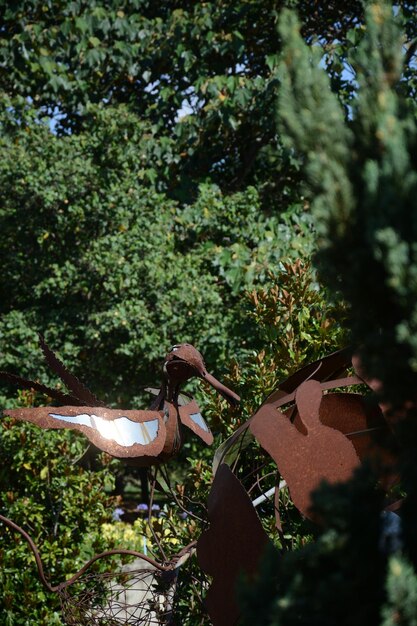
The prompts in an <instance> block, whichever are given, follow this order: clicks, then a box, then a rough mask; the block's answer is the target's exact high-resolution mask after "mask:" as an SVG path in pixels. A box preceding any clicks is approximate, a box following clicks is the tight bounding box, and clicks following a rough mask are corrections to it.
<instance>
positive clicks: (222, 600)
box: [197, 464, 279, 626]
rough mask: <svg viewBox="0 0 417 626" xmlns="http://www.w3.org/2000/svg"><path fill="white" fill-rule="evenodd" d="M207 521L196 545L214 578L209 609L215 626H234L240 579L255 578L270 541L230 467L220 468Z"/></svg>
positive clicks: (202, 566)
mask: <svg viewBox="0 0 417 626" xmlns="http://www.w3.org/2000/svg"><path fill="white" fill-rule="evenodd" d="M208 518H209V522H210V527H209V529H208V530H206V531H205V532H204V533H203V534H202V535H201V537H200V538H199V539H198V541H197V558H198V562H199V565H200V567H201V569H202V570H203V571H204V572H205V573H206V574H209V575H210V576H212V577H213V581H212V584H211V587H210V589H209V590H208V592H207V596H206V607H207V610H208V613H209V615H210V618H211V621H212V623H213V625H214V626H233V624H236V623H237V621H238V619H239V608H238V605H237V601H236V595H235V593H236V586H237V581H238V578H239V575H240V574H245V575H246V576H248V577H251V576H253V575H254V574H255V572H256V571H257V569H258V566H259V562H260V558H261V557H262V554H263V552H264V550H265V548H266V546H267V545H268V544H270V540H269V538H268V536H267V534H266V533H265V531H264V529H263V528H262V524H261V522H260V519H259V517H258V515H257V513H256V511H255V508H254V507H253V505H252V502H251V500H250V498H249V496H248V494H247V492H246V490H245V489H244V487H243V486H242V484H241V482H240V481H239V480H238V479H237V478H236V476H235V475H234V474H233V472H232V471H231V469H230V468H229V466H228V465H225V464H223V465H221V466H220V467H219V469H218V471H217V473H216V476H215V478H214V481H213V485H212V488H211V491H210V495H209V498H208ZM277 558H279V555H278V553H277Z"/></svg>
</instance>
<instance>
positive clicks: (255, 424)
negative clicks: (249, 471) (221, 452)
mask: <svg viewBox="0 0 417 626" xmlns="http://www.w3.org/2000/svg"><path fill="white" fill-rule="evenodd" d="M295 402H296V406H297V411H298V415H299V420H300V422H301V423H302V425H303V427H304V429H305V431H306V433H307V434H303V433H301V432H300V430H298V429H297V427H296V426H295V425H294V424H292V423H291V421H290V420H289V419H288V417H286V416H285V415H284V414H283V413H282V412H281V411H278V410H277V409H275V408H274V407H271V406H268V405H265V406H263V407H262V408H261V409H260V410H259V411H258V412H257V413H256V414H255V416H254V417H253V419H252V420H251V423H250V426H249V428H250V430H251V432H252V434H253V435H254V437H255V438H256V439H257V441H258V442H259V443H260V445H261V446H262V447H263V448H264V450H266V452H268V454H270V456H271V457H272V458H273V460H274V461H275V463H276V464H277V467H278V470H279V472H280V474H281V476H282V477H283V478H284V480H285V481H286V483H287V485H288V488H289V491H290V494H291V499H292V501H293V503H294V505H295V506H296V507H297V508H298V509H299V511H301V513H303V514H304V515H305V516H307V517H311V511H310V507H311V497H310V496H311V492H312V491H314V490H315V489H316V488H317V487H318V486H319V485H320V483H321V482H322V481H323V480H325V481H327V482H329V483H336V482H343V481H346V480H348V479H349V478H350V477H351V476H352V473H353V471H354V469H355V468H356V467H357V466H358V465H359V463H360V461H359V457H358V455H357V453H356V451H355V448H354V446H353V444H352V442H351V441H349V439H348V438H347V437H346V436H345V435H343V434H342V433H341V432H340V431H338V430H336V429H334V428H331V427H329V426H325V425H324V424H323V423H322V422H321V421H320V417H319V411H320V405H321V402H322V389H321V385H320V383H319V382H318V381H314V380H310V381H306V382H304V383H302V384H301V385H300V387H299V388H298V389H297V391H296V396H295Z"/></svg>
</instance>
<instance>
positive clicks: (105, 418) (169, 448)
mask: <svg viewBox="0 0 417 626" xmlns="http://www.w3.org/2000/svg"><path fill="white" fill-rule="evenodd" d="M40 345H41V348H42V351H43V353H44V355H45V358H46V361H47V363H48V365H49V366H50V368H51V369H52V370H53V371H54V372H55V373H56V374H57V375H58V376H59V377H60V378H61V380H62V381H63V382H64V384H65V385H66V386H67V387H68V389H69V390H70V391H71V393H72V395H67V394H63V393H62V392H60V391H58V390H53V389H50V388H49V387H45V386H43V385H40V384H38V383H32V381H28V380H25V379H22V378H20V377H17V376H14V375H10V374H7V373H5V374H3V376H1V374H0V378H3V380H6V381H7V382H12V383H15V384H17V385H21V386H23V387H25V388H33V389H35V390H38V391H41V392H43V393H47V394H48V395H49V396H50V397H52V398H53V399H54V400H57V401H58V402H60V403H61V402H62V403H63V404H64V406H60V407H52V406H48V407H42V408H25V409H13V410H4V414H5V415H9V416H11V417H14V418H16V419H19V420H26V421H30V422H33V423H35V424H37V425H38V426H40V427H41V428H55V429H56V428H71V429H73V430H77V431H79V432H82V433H83V434H84V435H85V436H86V437H87V438H88V439H89V440H90V442H92V443H93V444H94V445H95V446H96V447H97V448H99V449H100V450H104V451H105V452H108V453H109V454H111V455H112V456H115V457H117V458H123V459H129V460H130V461H132V462H134V464H136V465H139V466H147V465H151V464H154V463H160V462H163V461H166V460H168V459H169V458H170V457H172V456H175V455H176V454H177V453H178V451H179V449H180V447H181V443H182V433H181V428H180V424H183V425H184V426H186V427H187V428H189V429H190V430H191V431H192V432H193V433H194V434H195V435H197V436H199V437H200V439H202V440H203V441H204V442H205V443H206V444H209V445H210V444H211V443H212V442H213V435H212V433H211V431H210V429H209V427H208V426H207V424H206V422H205V420H204V419H203V417H202V416H201V413H200V409H199V407H198V405H197V404H196V402H195V401H194V400H193V399H192V398H190V399H189V401H188V402H186V403H183V402H182V401H180V398H179V393H180V386H181V385H182V384H184V383H185V382H186V381H187V380H189V379H190V378H192V377H194V376H198V377H200V378H201V379H203V380H205V381H207V382H208V383H209V384H210V385H212V386H213V387H214V389H216V391H218V393H220V394H221V395H222V396H223V397H225V398H226V400H228V402H229V403H231V404H236V403H237V402H238V401H239V396H237V395H236V394H235V393H234V392H233V391H232V390H230V389H228V388H227V387H225V386H224V385H223V384H222V383H220V382H219V381H218V380H217V379H216V378H214V376H212V375H211V374H209V373H208V372H207V369H206V366H205V364H204V360H203V357H202V355H201V354H200V352H199V351H198V350H196V348H194V346H192V345H191V344H179V345H176V346H174V347H173V348H172V349H171V351H170V352H169V353H168V354H167V356H166V357H165V361H164V367H163V380H162V385H161V388H160V390H159V392H158V395H157V397H156V398H155V400H154V401H153V402H152V404H151V407H150V409H149V410H142V411H137V410H125V409H110V408H108V407H106V406H105V405H104V403H103V402H102V401H101V400H99V399H98V398H96V396H95V395H94V394H93V393H92V392H91V391H90V390H89V389H87V387H86V386H85V385H84V384H83V383H82V382H80V381H79V380H78V378H77V377H76V376H74V375H73V374H71V372H69V370H68V369H67V368H66V367H65V365H64V364H63V363H62V362H61V361H60V359H59V358H58V357H57V356H56V354H55V353H54V352H53V351H52V350H51V348H49V346H48V345H47V344H46V342H45V340H44V339H43V337H41V336H40Z"/></svg>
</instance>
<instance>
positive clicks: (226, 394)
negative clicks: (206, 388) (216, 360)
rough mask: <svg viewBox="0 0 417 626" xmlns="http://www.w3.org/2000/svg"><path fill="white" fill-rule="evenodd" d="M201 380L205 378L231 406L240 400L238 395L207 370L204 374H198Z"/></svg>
mask: <svg viewBox="0 0 417 626" xmlns="http://www.w3.org/2000/svg"><path fill="white" fill-rule="evenodd" d="M200 376H201V378H202V379H203V380H206V381H207V382H208V383H209V384H210V385H211V386H212V387H213V388H214V389H215V390H216V391H217V392H218V393H219V394H220V395H221V396H223V398H224V399H225V400H227V401H228V403H229V404H231V405H232V406H237V405H238V404H239V402H240V396H238V395H237V393H235V392H234V391H232V390H231V389H229V388H228V387H226V385H223V383H221V382H220V381H219V380H217V378H214V376H212V375H211V374H209V373H208V372H205V373H204V374H202V375H201V374H200Z"/></svg>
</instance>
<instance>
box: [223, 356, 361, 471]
mask: <svg viewBox="0 0 417 626" xmlns="http://www.w3.org/2000/svg"><path fill="white" fill-rule="evenodd" d="M351 355H352V351H351V349H350V348H344V349H343V350H338V351H337V352H333V353H332V354H329V355H328V356H326V357H323V358H322V359H319V360H318V361H314V362H313V363H309V364H308V365H305V366H304V367H302V368H301V369H300V370H297V371H296V372H295V373H294V374H292V375H291V376H289V377H288V378H286V379H285V380H283V381H282V382H280V383H279V384H278V386H277V388H276V390H274V391H273V392H272V393H271V394H270V395H269V396H268V397H267V398H266V399H265V400H264V402H263V403H262V405H261V407H260V408H259V410H260V409H261V408H262V407H263V406H273V407H275V408H279V407H281V406H284V405H287V404H290V403H293V402H294V398H295V390H296V389H297V387H299V386H300V385H301V383H303V382H304V381H306V380H309V379H311V380H317V381H320V382H321V383H322V386H323V389H332V388H335V387H343V386H347V385H353V384H360V383H362V380H360V379H359V378H357V377H351V376H350V377H347V378H346V377H345V378H341V377H342V376H344V375H345V373H346V370H347V368H348V367H349V366H350V365H351ZM289 417H290V418H291V415H289ZM252 419H253V417H252V418H250V419H249V420H247V421H246V422H245V423H244V424H242V425H241V426H240V427H239V428H237V429H236V430H235V432H234V433H233V434H232V435H231V436H230V437H229V438H228V439H227V440H226V441H224V442H223V443H222V445H221V446H219V448H218V449H217V450H216V452H215V454H214V459H213V471H214V472H216V471H217V468H218V466H219V465H220V464H221V463H223V462H224V463H229V465H230V464H231V463H233V462H234V461H235V459H236V458H237V456H238V455H239V453H240V452H241V451H242V450H244V449H245V447H247V445H249V443H250V442H251V441H252V440H253V436H252V433H251V431H250V429H249V425H250V423H251V421H252Z"/></svg>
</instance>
